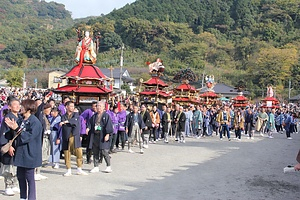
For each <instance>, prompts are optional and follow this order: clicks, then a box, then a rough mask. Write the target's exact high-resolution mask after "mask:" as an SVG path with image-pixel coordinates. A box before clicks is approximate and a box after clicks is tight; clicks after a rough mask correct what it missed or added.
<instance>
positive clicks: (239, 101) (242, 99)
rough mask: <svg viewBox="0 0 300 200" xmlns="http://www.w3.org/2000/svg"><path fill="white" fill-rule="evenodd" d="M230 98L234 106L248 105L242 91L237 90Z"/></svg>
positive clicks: (243, 106) (242, 106)
mask: <svg viewBox="0 0 300 200" xmlns="http://www.w3.org/2000/svg"><path fill="white" fill-rule="evenodd" d="M232 100H233V106H234V107H235V108H246V107H247V106H248V105H249V101H248V98H247V97H245V96H244V95H243V92H239V94H238V95H237V96H236V97H235V98H233V99H232Z"/></svg>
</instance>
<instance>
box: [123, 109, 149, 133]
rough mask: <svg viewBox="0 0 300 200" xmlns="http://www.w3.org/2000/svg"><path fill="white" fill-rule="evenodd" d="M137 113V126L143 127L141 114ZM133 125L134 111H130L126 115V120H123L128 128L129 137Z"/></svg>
mask: <svg viewBox="0 0 300 200" xmlns="http://www.w3.org/2000/svg"><path fill="white" fill-rule="evenodd" d="M137 115H138V124H139V127H140V129H144V128H145V123H144V121H143V119H142V115H141V114H140V113H138V114H137ZM133 125H134V112H131V113H129V114H128V115H127V117H126V122H125V127H126V128H128V136H129V137H131V133H132V128H133Z"/></svg>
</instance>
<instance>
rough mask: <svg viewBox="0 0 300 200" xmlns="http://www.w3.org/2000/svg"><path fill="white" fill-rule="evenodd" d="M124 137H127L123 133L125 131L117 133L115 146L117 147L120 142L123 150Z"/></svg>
mask: <svg viewBox="0 0 300 200" xmlns="http://www.w3.org/2000/svg"><path fill="white" fill-rule="evenodd" d="M126 136H127V134H126V133H125V131H118V136H117V141H116V145H117V146H119V143H120V142H121V144H122V149H123V150H124V147H125V142H126Z"/></svg>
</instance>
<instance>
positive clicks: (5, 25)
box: [0, 0, 73, 50]
mask: <svg viewBox="0 0 300 200" xmlns="http://www.w3.org/2000/svg"><path fill="white" fill-rule="evenodd" d="M0 24H1V25H0V33H1V36H0V50H1V49H3V48H4V47H6V45H8V44H11V43H12V42H15V41H16V40H24V39H27V38H30V37H37V36H38V35H41V34H44V33H45V31H47V30H55V29H65V28H67V27H70V26H72V25H73V20H72V18H71V14H70V12H69V11H67V10H66V9H65V6H64V5H63V4H58V3H55V2H50V3H47V2H45V1H40V0H1V1H0Z"/></svg>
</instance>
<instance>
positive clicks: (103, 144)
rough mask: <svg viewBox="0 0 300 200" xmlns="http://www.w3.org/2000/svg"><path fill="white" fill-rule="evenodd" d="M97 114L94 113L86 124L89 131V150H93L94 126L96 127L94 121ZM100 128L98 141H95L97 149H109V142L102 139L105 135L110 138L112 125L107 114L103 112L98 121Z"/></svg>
mask: <svg viewBox="0 0 300 200" xmlns="http://www.w3.org/2000/svg"><path fill="white" fill-rule="evenodd" d="M97 116H98V113H95V114H94V115H93V116H92V117H91V119H90V120H89V123H88V128H89V129H90V131H89V134H90V143H89V149H92V148H93V143H94V138H95V134H97V133H96V132H95V125H96V120H97ZM100 126H101V130H100V132H99V133H98V134H100V140H99V141H97V142H99V149H109V148H110V142H109V140H108V141H105V140H104V138H105V136H106V135H107V134H109V135H110V136H111V135H112V134H113V131H114V129H113V124H112V121H111V118H110V116H109V114H108V113H107V112H103V114H102V116H101V120H100Z"/></svg>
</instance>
